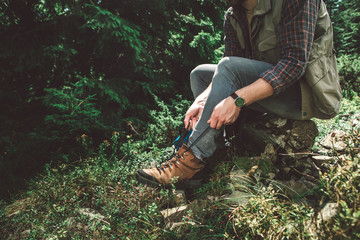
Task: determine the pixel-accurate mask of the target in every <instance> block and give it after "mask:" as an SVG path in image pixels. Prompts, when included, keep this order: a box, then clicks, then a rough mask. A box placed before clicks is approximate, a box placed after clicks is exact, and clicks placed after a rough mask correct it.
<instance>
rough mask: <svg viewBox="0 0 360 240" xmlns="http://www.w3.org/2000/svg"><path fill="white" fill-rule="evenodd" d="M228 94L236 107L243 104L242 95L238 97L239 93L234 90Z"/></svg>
mask: <svg viewBox="0 0 360 240" xmlns="http://www.w3.org/2000/svg"><path fill="white" fill-rule="evenodd" d="M230 96H231V97H232V98H233V99H234V101H235V105H236V106H237V107H240V108H241V107H243V106H245V100H244V99H243V98H242V97H240V96H239V95H237V94H236V93H235V92H233V93H232V94H231V95H230Z"/></svg>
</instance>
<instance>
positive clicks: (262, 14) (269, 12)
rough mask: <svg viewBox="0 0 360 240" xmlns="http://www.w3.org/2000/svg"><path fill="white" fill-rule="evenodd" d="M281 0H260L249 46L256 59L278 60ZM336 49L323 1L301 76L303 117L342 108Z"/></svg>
mask: <svg viewBox="0 0 360 240" xmlns="http://www.w3.org/2000/svg"><path fill="white" fill-rule="evenodd" d="M282 2H283V1H282V0H276V1H275V0H273V1H272V0H258V4H257V6H256V8H255V10H254V17H253V20H252V22H251V40H250V42H251V44H250V47H251V52H252V56H251V57H253V58H254V59H257V60H260V61H264V62H268V63H271V64H274V65H275V64H276V63H277V62H278V61H279V55H280V46H279V36H280V20H281V9H282ZM230 14H231V16H230V22H231V25H232V26H233V28H234V29H235V31H236V34H237V38H238V40H239V43H240V47H241V48H243V49H245V46H246V44H245V43H246V42H245V41H246V40H247V38H245V37H244V33H243V31H242V29H241V27H240V25H239V23H238V21H239V19H240V18H239V17H238V16H237V14H236V13H235V12H232V13H230ZM246 34H247V35H248V33H246ZM333 49H334V48H333V31H332V25H331V20H330V17H329V14H328V12H327V10H326V6H325V4H324V2H323V1H321V6H320V9H319V13H318V19H317V22H316V29H315V38H314V42H313V45H312V48H311V52H310V57H309V60H308V64H307V67H306V70H305V74H304V76H303V77H302V78H300V86H301V98H302V119H310V118H312V117H316V118H321V119H328V118H332V117H334V116H336V114H337V113H338V112H339V108H340V100H341V88H340V84H339V77H338V70H337V63H336V58H335V54H334V50H333Z"/></svg>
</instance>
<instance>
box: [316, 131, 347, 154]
mask: <svg viewBox="0 0 360 240" xmlns="http://www.w3.org/2000/svg"><path fill="white" fill-rule="evenodd" d="M346 137H347V134H346V133H345V132H344V131H342V130H333V131H332V132H331V133H330V134H329V135H327V136H325V137H324V139H323V140H321V142H320V145H321V146H323V147H325V148H327V149H333V150H335V151H344V150H345V148H346V143H345V141H346Z"/></svg>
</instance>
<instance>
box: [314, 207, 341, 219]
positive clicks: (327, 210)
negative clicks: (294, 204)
mask: <svg viewBox="0 0 360 240" xmlns="http://www.w3.org/2000/svg"><path fill="white" fill-rule="evenodd" d="M338 207H339V205H338V204H337V203H327V204H326V205H325V207H324V208H323V209H321V211H320V212H319V215H318V220H322V221H328V220H330V219H331V218H332V217H334V216H335V215H336V214H337V209H338Z"/></svg>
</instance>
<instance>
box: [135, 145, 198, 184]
mask: <svg viewBox="0 0 360 240" xmlns="http://www.w3.org/2000/svg"><path fill="white" fill-rule="evenodd" d="M204 166H205V164H204V163H203V162H202V161H201V160H200V159H198V158H196V157H195V156H194V155H193V154H192V152H191V149H189V148H188V147H187V146H186V145H185V144H184V145H183V146H182V147H181V148H180V149H179V151H178V152H177V153H176V154H175V156H174V157H173V158H172V159H170V160H169V161H167V162H166V163H164V164H162V165H161V166H160V167H156V168H151V169H142V170H139V171H138V172H137V174H136V178H137V180H138V181H139V182H141V183H144V184H147V185H149V186H152V187H159V186H162V187H165V188H168V187H170V186H171V179H173V178H174V177H177V178H178V179H177V181H174V182H175V184H174V185H175V186H176V187H177V188H194V187H198V186H200V184H201V178H199V175H201V172H200V170H202V169H203V168H204Z"/></svg>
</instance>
